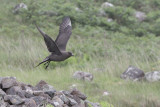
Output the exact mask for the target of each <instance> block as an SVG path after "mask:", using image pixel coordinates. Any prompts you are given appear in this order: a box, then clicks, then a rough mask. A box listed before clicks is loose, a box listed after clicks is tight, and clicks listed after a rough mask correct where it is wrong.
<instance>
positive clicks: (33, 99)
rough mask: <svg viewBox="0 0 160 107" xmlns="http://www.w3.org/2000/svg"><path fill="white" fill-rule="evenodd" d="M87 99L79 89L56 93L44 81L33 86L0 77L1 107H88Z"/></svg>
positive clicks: (14, 79) (12, 78)
mask: <svg viewBox="0 0 160 107" xmlns="http://www.w3.org/2000/svg"><path fill="white" fill-rule="evenodd" d="M86 98H87V97H86V96H85V95H84V94H82V93H81V92H80V91H78V90H77V89H71V90H69V91H56V90H55V89H54V88H53V86H51V85H49V84H47V83H46V82H45V81H43V80H41V81H40V82H39V83H38V84H37V85H36V86H32V85H28V84H24V83H22V82H18V81H17V80H16V78H15V77H0V107H48V106H47V105H50V106H49V107H51V106H53V107H88V103H87V101H86Z"/></svg>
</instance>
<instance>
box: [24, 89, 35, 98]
mask: <svg viewBox="0 0 160 107" xmlns="http://www.w3.org/2000/svg"><path fill="white" fill-rule="evenodd" d="M25 97H26V98H30V97H34V95H33V90H32V89H29V88H28V89H26V90H25Z"/></svg>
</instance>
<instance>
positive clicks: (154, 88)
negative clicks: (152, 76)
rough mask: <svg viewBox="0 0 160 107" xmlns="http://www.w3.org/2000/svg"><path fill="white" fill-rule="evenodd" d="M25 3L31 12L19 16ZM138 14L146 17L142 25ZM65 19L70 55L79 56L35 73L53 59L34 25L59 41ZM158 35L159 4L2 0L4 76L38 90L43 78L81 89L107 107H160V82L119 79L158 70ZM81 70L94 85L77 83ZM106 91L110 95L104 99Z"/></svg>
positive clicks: (155, 0)
mask: <svg viewBox="0 0 160 107" xmlns="http://www.w3.org/2000/svg"><path fill="white" fill-rule="evenodd" d="M21 2H23V3H24V4H26V5H27V6H28V9H27V10H26V9H21V10H20V11H18V12H15V13H14V12H13V10H14V7H15V6H16V5H17V4H19V3H21ZM104 2H109V3H112V4H113V6H108V7H104V6H103V3H104ZM136 12H143V15H144V18H143V19H142V20H141V19H140V20H139V19H138V18H137V17H136V16H135V14H136ZM64 16H69V17H70V18H71V21H72V25H73V32H72V36H71V39H70V40H69V43H68V45H67V50H69V51H72V52H73V53H74V54H75V57H72V58H70V59H68V60H66V61H64V62H60V63H56V62H52V63H51V65H50V67H49V69H48V70H47V71H45V70H44V66H41V67H39V68H34V66H35V65H36V64H38V62H40V61H41V60H42V59H44V58H45V56H47V55H48V54H49V53H48V52H47V49H46V46H45V44H44V41H43V38H42V37H41V35H40V34H39V32H38V31H37V29H36V27H35V25H34V23H37V24H38V25H39V26H40V28H41V29H43V31H45V32H46V33H47V34H48V35H50V36H51V37H52V38H53V39H54V40H55V38H56V36H57V34H58V30H59V24H60V23H61V21H62V18H63V17H64ZM159 36H160V0H143V1H140V0H46V1H45V0H1V3H0V75H1V76H16V77H17V78H18V79H19V80H21V81H24V82H28V83H31V84H33V85H35V84H36V83H37V82H38V81H39V80H41V79H43V80H46V81H47V82H48V83H50V84H52V85H53V86H55V88H57V89H60V90H61V89H68V87H69V86H71V85H72V84H77V87H78V89H80V90H81V91H82V92H84V93H85V94H86V95H87V96H88V99H89V100H91V101H93V102H99V103H100V104H101V106H102V107H107V106H108V107H110V106H109V104H111V105H114V106H115V107H158V106H160V101H159V98H160V92H159V88H160V86H159V83H147V82H144V83H141V82H138V83H134V82H126V81H124V80H121V78H120V74H121V73H122V72H124V71H125V69H126V68H127V67H128V66H129V65H134V66H136V67H139V68H140V69H142V70H144V71H145V72H148V71H153V70H159V69H160V63H159V58H160V54H159V53H160V50H159V49H160V38H159ZM77 70H82V71H85V72H91V73H93V75H94V80H93V82H91V83H88V82H83V81H77V80H74V79H73V78H72V74H73V73H74V72H75V71H77ZM106 90H107V91H109V92H110V93H111V95H110V96H102V94H103V92H104V91H106Z"/></svg>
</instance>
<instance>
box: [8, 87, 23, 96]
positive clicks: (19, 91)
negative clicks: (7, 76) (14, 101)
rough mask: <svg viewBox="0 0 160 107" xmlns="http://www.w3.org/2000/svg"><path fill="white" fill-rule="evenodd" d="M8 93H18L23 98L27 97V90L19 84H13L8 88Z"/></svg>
mask: <svg viewBox="0 0 160 107" xmlns="http://www.w3.org/2000/svg"><path fill="white" fill-rule="evenodd" d="M6 93H7V95H18V96H20V97H21V98H25V91H23V90H22V89H21V87H19V86H13V87H11V88H9V89H7V90H6Z"/></svg>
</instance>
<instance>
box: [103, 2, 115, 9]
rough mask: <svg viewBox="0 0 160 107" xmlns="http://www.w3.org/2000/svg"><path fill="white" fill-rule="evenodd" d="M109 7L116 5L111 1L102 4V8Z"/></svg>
mask: <svg viewBox="0 0 160 107" xmlns="http://www.w3.org/2000/svg"><path fill="white" fill-rule="evenodd" d="M108 7H114V5H113V4H112V3H109V2H104V3H103V4H102V5H101V8H108Z"/></svg>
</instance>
